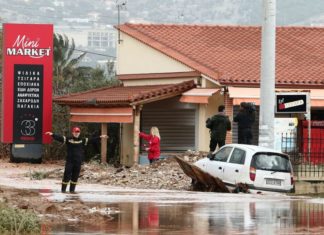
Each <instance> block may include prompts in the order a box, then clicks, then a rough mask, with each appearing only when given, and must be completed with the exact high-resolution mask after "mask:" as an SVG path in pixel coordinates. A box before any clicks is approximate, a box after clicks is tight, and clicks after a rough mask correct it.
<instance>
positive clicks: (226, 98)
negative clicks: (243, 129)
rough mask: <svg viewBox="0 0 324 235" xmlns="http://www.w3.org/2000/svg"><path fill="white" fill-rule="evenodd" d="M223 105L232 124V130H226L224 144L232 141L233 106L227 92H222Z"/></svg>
mask: <svg viewBox="0 0 324 235" xmlns="http://www.w3.org/2000/svg"><path fill="white" fill-rule="evenodd" d="M224 105H225V113H226V115H228V117H229V119H230V121H231V125H232V130H231V131H229V132H227V134H226V140H225V142H226V144H231V143H233V134H232V131H233V113H234V106H233V99H231V98H230V97H229V94H228V92H225V93H224Z"/></svg>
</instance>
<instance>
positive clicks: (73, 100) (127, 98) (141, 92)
mask: <svg viewBox="0 0 324 235" xmlns="http://www.w3.org/2000/svg"><path fill="white" fill-rule="evenodd" d="M194 87H196V85H195V83H194V81H186V82H182V83H177V84H167V85H147V86H127V87H124V86H118V87H105V88H100V89H95V90H89V91H86V92H81V93H74V94H70V95H66V96H60V97H55V98H54V99H53V100H54V102H56V103H58V104H66V105H73V106H94V105H95V106H129V105H132V104H141V103H149V102H150V101H151V100H155V101H156V100H159V99H164V98H166V97H172V96H177V95H180V94H182V93H183V92H185V91H188V90H190V89H192V88H194Z"/></svg>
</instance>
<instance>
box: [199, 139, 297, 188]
mask: <svg viewBox="0 0 324 235" xmlns="http://www.w3.org/2000/svg"><path fill="white" fill-rule="evenodd" d="M194 165H195V166H197V167H199V168H200V169H201V170H203V171H205V172H207V173H209V174H210V175H212V176H214V177H218V178H219V179H221V180H222V181H223V182H224V184H225V185H226V187H228V188H229V189H230V190H232V189H234V188H235V187H236V186H237V184H239V183H243V184H246V185H247V186H248V188H249V191H250V192H253V193H264V192H284V193H288V192H293V191H294V179H293V168H292V165H291V162H290V159H289V156H288V155H287V154H284V153H282V152H279V151H276V150H273V149H269V148H264V147H260V146H255V145H243V144H228V145H225V146H223V147H222V148H220V149H219V150H218V151H215V152H214V153H212V154H209V155H208V157H206V158H203V159H201V160H199V161H197V162H195V164H194Z"/></svg>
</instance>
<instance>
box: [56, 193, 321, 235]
mask: <svg viewBox="0 0 324 235" xmlns="http://www.w3.org/2000/svg"><path fill="white" fill-rule="evenodd" d="M104 206H105V207H106V208H116V211H119V213H115V214H111V215H110V217H109V218H108V217H107V220H103V221H98V223H96V224H88V223H86V221H82V222H81V223H77V224H76V223H71V224H67V225H65V226H60V227H53V228H52V232H55V234H64V233H67V232H78V233H85V234H91V233H93V234H149V235H155V234H179V235H180V234H287V233H300V234H304V233H319V234H324V227H323V225H324V204H320V203H309V201H307V200H306V199H303V200H302V199H301V200H291V199H289V200H272V201H271V200H265V201H256V202H249V201H246V202H244V201H243V202H240V201H238V202H227V203H224V202H219V203H217V202H211V203H177V204H175V203H165V202H163V203H153V202H149V203H144V202H134V203H116V204H105V205H104ZM101 207H103V205H101Z"/></svg>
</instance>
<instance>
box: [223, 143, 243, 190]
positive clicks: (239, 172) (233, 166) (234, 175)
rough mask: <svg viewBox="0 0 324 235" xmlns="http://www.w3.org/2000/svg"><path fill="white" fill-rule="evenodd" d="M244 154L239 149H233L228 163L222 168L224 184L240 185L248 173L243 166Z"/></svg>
mask: <svg viewBox="0 0 324 235" xmlns="http://www.w3.org/2000/svg"><path fill="white" fill-rule="evenodd" d="M245 157H246V152H245V150H243V149H240V148H234V149H233V151H232V153H231V156H230V158H229V161H228V162H227V163H226V165H225V166H224V169H223V170H224V175H223V179H224V180H223V181H224V182H225V183H228V184H231V185H235V184H237V183H241V182H242V180H244V178H245V177H244V176H245V175H246V174H247V173H248V170H247V169H246V167H245V166H244V163H245Z"/></svg>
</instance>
